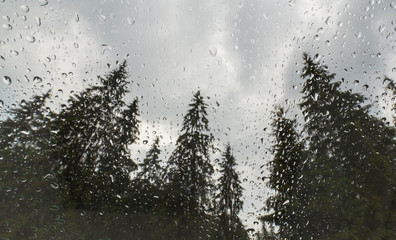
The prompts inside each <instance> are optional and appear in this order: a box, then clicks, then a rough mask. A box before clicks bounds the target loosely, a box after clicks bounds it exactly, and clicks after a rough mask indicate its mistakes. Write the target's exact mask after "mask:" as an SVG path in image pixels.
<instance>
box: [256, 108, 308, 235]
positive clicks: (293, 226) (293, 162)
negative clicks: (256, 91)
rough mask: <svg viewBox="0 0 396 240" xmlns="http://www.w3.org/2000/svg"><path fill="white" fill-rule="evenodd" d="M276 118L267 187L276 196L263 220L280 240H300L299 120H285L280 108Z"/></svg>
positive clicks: (300, 152)
mask: <svg viewBox="0 0 396 240" xmlns="http://www.w3.org/2000/svg"><path fill="white" fill-rule="evenodd" d="M274 115H275V116H274V118H273V122H272V127H273V136H274V137H275V140H274V145H273V147H272V151H273V152H274V158H273V159H272V161H270V163H269V165H270V176H269V183H268V186H269V187H270V188H271V189H273V190H274V191H275V193H274V195H273V196H271V197H270V198H269V199H268V200H267V202H266V210H267V211H269V212H270V214H268V215H266V216H264V217H262V220H263V223H264V224H270V225H273V226H274V227H277V228H278V236H279V237H280V238H282V239H299V237H298V236H299V235H300V233H299V226H300V224H301V216H300V212H301V204H300V202H301V200H302V196H301V194H300V188H301V178H302V177H303V175H302V174H303V173H302V168H303V161H302V155H303V144H302V143H301V142H300V140H299V138H300V137H299V134H298V133H297V131H296V129H295V127H296V121H295V120H290V119H288V118H286V116H285V112H284V110H283V108H279V109H278V110H277V111H276V112H275V114H274Z"/></svg>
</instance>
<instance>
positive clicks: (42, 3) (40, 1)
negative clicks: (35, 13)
mask: <svg viewBox="0 0 396 240" xmlns="http://www.w3.org/2000/svg"><path fill="white" fill-rule="evenodd" d="M38 3H39V4H40V6H45V5H47V4H48V0H38Z"/></svg>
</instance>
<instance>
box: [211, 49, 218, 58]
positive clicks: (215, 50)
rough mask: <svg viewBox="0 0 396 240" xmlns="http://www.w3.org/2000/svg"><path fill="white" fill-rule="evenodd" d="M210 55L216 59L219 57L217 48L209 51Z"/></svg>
mask: <svg viewBox="0 0 396 240" xmlns="http://www.w3.org/2000/svg"><path fill="white" fill-rule="evenodd" d="M209 53H210V55H212V56H213V57H214V56H216V55H217V49H216V48H212V49H209Z"/></svg>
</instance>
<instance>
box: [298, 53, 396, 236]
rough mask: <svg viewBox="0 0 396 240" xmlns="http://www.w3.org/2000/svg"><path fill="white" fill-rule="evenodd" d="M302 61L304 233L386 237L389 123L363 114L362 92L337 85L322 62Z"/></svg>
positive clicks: (390, 149) (390, 144) (390, 184)
mask: <svg viewBox="0 0 396 240" xmlns="http://www.w3.org/2000/svg"><path fill="white" fill-rule="evenodd" d="M304 61H305V64H304V68H303V73H302V76H301V77H302V78H304V79H305V80H306V81H305V83H304V87H303V91H302V92H303V94H304V96H303V101H302V103H301V104H300V107H301V109H302V111H303V114H304V118H305V121H306V123H305V133H306V135H307V138H306V140H307V146H308V153H309V154H308V155H307V158H308V159H307V161H308V163H309V164H308V165H307V166H305V170H304V178H303V180H304V183H303V184H302V186H303V187H302V188H301V191H303V192H304V194H305V200H306V201H305V202H304V206H303V209H304V212H303V214H304V215H303V217H304V218H305V219H306V224H303V226H304V234H305V236H304V237H306V238H315V239H324V238H337V239H352V238H387V237H389V236H390V235H389V234H391V232H390V230H389V228H388V227H387V226H386V225H387V224H386V222H385V220H384V219H385V218H384V216H385V215H386V214H387V211H388V210H387V209H389V208H390V203H391V199H392V198H394V196H392V194H393V193H392V192H391V191H389V190H390V189H392V188H393V187H394V182H393V181H392V178H393V177H392V175H394V173H392V170H391V169H392V168H391V167H390V166H391V165H392V161H393V160H392V159H394V156H395V155H394V150H393V149H394V148H393V147H394V140H393V139H394V136H395V133H394V129H392V128H390V127H388V126H386V125H385V124H384V123H383V122H382V121H381V120H378V119H376V118H374V117H373V116H371V115H370V114H369V109H370V105H363V104H364V100H365V98H364V97H363V96H362V95H360V94H356V93H352V92H351V91H342V90H341V89H340V85H341V83H340V82H336V81H334V79H335V74H330V73H329V72H328V71H327V67H326V66H324V65H321V64H320V63H318V62H315V61H314V60H313V59H312V58H311V57H309V56H308V55H307V54H304Z"/></svg>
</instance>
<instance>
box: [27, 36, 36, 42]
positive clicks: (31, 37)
mask: <svg viewBox="0 0 396 240" xmlns="http://www.w3.org/2000/svg"><path fill="white" fill-rule="evenodd" d="M26 40H27V41H28V42H30V43H34V42H35V41H36V38H35V37H33V36H26Z"/></svg>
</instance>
